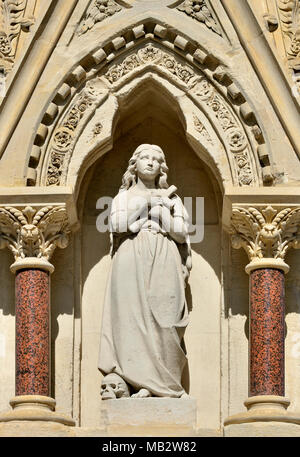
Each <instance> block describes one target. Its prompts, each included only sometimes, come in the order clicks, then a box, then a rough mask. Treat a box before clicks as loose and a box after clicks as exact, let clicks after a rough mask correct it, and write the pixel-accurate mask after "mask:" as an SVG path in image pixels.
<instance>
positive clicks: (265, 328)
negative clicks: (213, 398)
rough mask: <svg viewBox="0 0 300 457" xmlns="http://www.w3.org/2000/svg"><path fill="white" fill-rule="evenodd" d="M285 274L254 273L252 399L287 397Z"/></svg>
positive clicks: (273, 271)
mask: <svg viewBox="0 0 300 457" xmlns="http://www.w3.org/2000/svg"><path fill="white" fill-rule="evenodd" d="M284 313H285V304H284V272H283V271H281V270H279V269H275V268H261V269H257V270H253V271H252V272H251V273H250V379H249V396H256V395H279V396H284Z"/></svg>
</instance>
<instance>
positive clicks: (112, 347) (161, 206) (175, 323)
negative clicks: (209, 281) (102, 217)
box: [98, 144, 191, 399]
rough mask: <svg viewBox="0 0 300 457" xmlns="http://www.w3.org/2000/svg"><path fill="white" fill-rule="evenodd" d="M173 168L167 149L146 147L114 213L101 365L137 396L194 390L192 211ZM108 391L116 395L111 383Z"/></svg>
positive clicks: (172, 394) (131, 170)
mask: <svg viewBox="0 0 300 457" xmlns="http://www.w3.org/2000/svg"><path fill="white" fill-rule="evenodd" d="M167 172H168V167H167V165H166V160H165V155H164V153H163V151H162V149H161V148H160V147H158V146H155V145H150V144H143V145H140V146H139V147H138V148H137V149H136V150H135V152H134V153H133V156H132V157H131V159H130V160H129V166H128V169H127V171H126V172H125V174H124V176H123V182H122V185H121V188H120V190H119V193H118V195H117V196H116V197H115V198H114V200H113V203H112V208H111V214H110V231H111V244H112V246H111V248H112V249H111V255H112V264H111V270H110V273H109V278H108V284H107V289H106V295H105V303H104V310H103V321H102V331H101V342H100V356H99V366H98V367H99V370H100V371H101V373H102V374H103V375H104V376H105V378H104V379H106V380H107V377H108V376H109V377H111V376H112V374H113V375H118V376H119V377H120V378H121V379H122V380H123V381H124V382H126V383H127V384H128V386H130V391H131V397H135V398H144V397H151V396H155V397H175V398H181V397H183V396H186V395H187V392H186V390H187V389H185V388H184V385H183V384H184V382H183V373H184V370H185V369H186V368H187V365H186V364H187V357H186V351H185V346H184V339H183V337H184V332H185V328H186V326H187V324H188V307H187V302H186V297H185V285H186V281H187V279H188V276H189V271H190V269H191V251H190V243H189V236H188V215H187V212H186V210H185V208H184V205H183V203H182V201H181V199H180V197H179V196H178V195H177V194H176V191H177V189H176V187H175V186H170V187H169V186H168V184H167ZM115 384H116V383H115ZM101 395H102V398H103V399H107V398H108V397H109V398H111V397H110V395H109V394H108V393H107V391H106V390H105V389H102V393H101ZM116 398H117V395H116Z"/></svg>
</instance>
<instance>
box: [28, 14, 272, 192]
mask: <svg viewBox="0 0 300 457" xmlns="http://www.w3.org/2000/svg"><path fill="white" fill-rule="evenodd" d="M220 39H221V38H220ZM144 75H148V76H149V75H155V77H157V78H160V81H165V82H164V83H161V84H162V86H164V85H165V87H166V86H167V85H168V84H169V85H170V84H171V85H172V86H173V87H174V88H177V89H178V90H180V91H181V96H180V97H179V98H181V99H182V100H184V99H186V101H185V102H182V103H181V105H182V118H184V117H189V116H190V114H191V116H192V119H193V122H192V123H193V129H194V131H195V132H196V133H194V136H196V137H197V135H198V137H199V133H200V136H201V135H202V137H203V135H204V136H206V142H208V144H210V146H208V147H205V146H203V144H205V140H204V141H203V142H202V141H201V139H199V138H198V140H195V143H196V142H197V141H198V142H199V143H200V144H202V150H206V151H207V154H208V155H209V157H210V159H209V161H210V162H211V163H214V164H215V168H216V173H217V174H218V173H220V180H221V181H224V183H225V185H226V184H227V185H233V186H259V185H263V184H266V183H267V184H269V183H271V182H272V179H273V176H272V170H271V167H270V164H271V159H270V153H269V150H268V147H267V145H266V141H265V139H264V134H263V130H264V128H263V125H262V122H261V121H260V120H258V119H259V114H258V113H256V112H255V107H254V106H253V105H252V103H251V100H247V99H246V97H245V93H244V91H242V90H241V88H240V86H239V82H238V80H237V79H234V78H232V75H231V73H230V72H229V71H228V69H227V68H226V66H225V65H224V62H221V60H220V58H219V57H218V56H217V55H213V54H212V53H211V52H208V51H206V50H205V49H203V47H200V45H198V44H197V43H195V42H194V41H193V40H189V39H188V38H187V37H185V36H182V35H180V34H174V32H173V29H172V28H171V27H169V28H168V27H163V26H162V25H161V24H158V23H155V22H154V21H153V20H152V19H151V20H150V19H148V20H146V21H143V23H139V24H138V25H136V26H135V27H133V28H132V27H130V28H129V29H126V30H124V31H123V33H122V35H119V36H113V37H112V38H111V39H110V40H106V42H105V43H103V44H102V45H101V46H98V47H97V48H96V49H95V48H93V49H92V50H89V52H87V50H86V53H85V54H84V55H83V54H82V53H81V56H80V60H79V61H78V62H77V65H73V68H72V70H71V71H70V72H69V73H67V74H66V75H65V77H64V78H63V80H62V81H61V83H60V85H59V86H58V87H57V88H56V90H55V92H54V93H53V95H52V100H51V101H50V103H49V102H48V104H47V106H45V107H44V110H43V113H42V114H41V115H40V118H41V123H40V125H39V127H38V128H37V132H36V135H35V138H34V141H33V145H32V146H31V150H30V151H29V152H28V157H29V159H28V171H27V185H31V186H32V185H40V186H61V185H66V184H67V183H68V184H70V185H72V186H76V182H74V179H73V178H71V177H70V169H69V164H70V163H71V161H72V159H73V154H74V151H75V149H76V144H77V143H78V141H79V139H80V138H81V137H82V136H84V131H85V128H86V127H87V126H88V124H89V123H93V121H92V119H93V118H94V117H95V119H96V118H97V119H98V121H97V125H95V126H94V127H93V128H94V129H95V131H96V132H98V133H97V134H96V135H95V138H96V139H97V142H98V143H97V142H96V143H95V144H96V145H95V148H98V150H100V149H101V148H100V149H99V145H101V144H104V143H105V144H106V145H107V144H108V142H109V140H108V139H107V138H106V139H104V132H105V129H103V131H101V130H102V127H101V125H102V122H101V120H99V118H98V117H99V116H96V113H99V112H100V111H101V109H102V110H103V109H104V110H105V106H106V104H107V103H108V100H111V99H114V103H115V104H116V106H117V107H118V105H119V101H118V100H119V99H120V97H121V95H120V94H121V93H122V90H123V89H122V88H123V87H125V86H126V85H129V86H130V83H131V84H132V85H133V86H134V85H135V84H136V83H137V82H138V80H139V78H141V77H142V76H144ZM134 81H136V83H135V82H134ZM129 86H128V87H129ZM166 90H167V91H168V89H166ZM169 92H170V94H172V90H169ZM175 92H176V90H175ZM171 96H172V95H171ZM184 103H186V104H188V103H190V104H191V106H190V107H189V108H188V109H186V108H184V107H183V105H184ZM102 106H103V108H102ZM117 110H118V108H117ZM187 113H189V115H188V114H187ZM109 116H110V117H112V118H113V116H114V110H112V111H111V114H110V115H108V117H109ZM200 118H202V120H200ZM106 120H107V117H106ZM184 122H185V123H186V125H187V126H189V125H190V122H189V121H187V119H185V121H184ZM113 128H114V124H113V121H112V120H111V129H113ZM209 132H214V133H211V135H210V134H209ZM111 133H112V130H111V131H110V135H111ZM187 135H188V136H190V137H191V136H193V134H191V132H188V131H187ZM213 135H215V138H216V139H217V142H218V147H217V148H214V147H213V146H212V145H213V143H214V141H213V140H212V138H211V136H213ZM101 137H102V139H101ZM87 149H88V148H87ZM87 149H86V151H87ZM218 150H223V152H222V154H221V155H222V160H221V159H216V156H218V152H215V151H218ZM86 154H87V157H88V155H89V153H88V152H86ZM218 160H219V163H222V164H223V165H222V166H221V169H220V170H219V171H217V169H218V166H217V162H218ZM72 166H74V160H73V165H72ZM222 167H223V170H222ZM228 170H230V171H228ZM72 173H73V177H74V176H75V175H77V174H78V170H77V171H74V169H73V171H72ZM229 176H230V177H229Z"/></svg>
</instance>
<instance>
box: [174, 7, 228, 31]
mask: <svg viewBox="0 0 300 457" xmlns="http://www.w3.org/2000/svg"><path fill="white" fill-rule="evenodd" d="M176 9H177V10H178V11H182V12H183V13H185V14H187V15H188V16H190V17H192V18H194V19H196V20H197V21H199V22H202V23H203V24H205V25H206V27H207V28H209V29H211V30H212V31H213V32H215V33H217V34H218V35H220V36H222V31H221V27H220V26H219V24H218V22H217V20H216V18H215V17H214V14H213V12H212V9H211V6H210V4H209V2H208V1H207V0H184V1H183V2H181V3H180V5H178V6H177V7H176Z"/></svg>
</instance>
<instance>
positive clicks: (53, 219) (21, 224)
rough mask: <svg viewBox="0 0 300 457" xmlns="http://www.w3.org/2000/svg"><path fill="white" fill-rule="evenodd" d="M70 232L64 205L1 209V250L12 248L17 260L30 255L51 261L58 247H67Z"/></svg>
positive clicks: (7, 207) (6, 207)
mask: <svg viewBox="0 0 300 457" xmlns="http://www.w3.org/2000/svg"><path fill="white" fill-rule="evenodd" d="M69 232H70V229H69V223H68V217H67V213H66V209H65V207H64V206H56V207H53V206H45V207H43V208H41V209H33V208H32V207H31V206H26V207H24V208H22V209H19V208H16V207H11V206H5V207H2V208H0V249H3V248H5V247H8V248H9V249H10V250H11V251H12V253H13V255H14V258H15V261H17V260H21V259H25V258H27V257H36V258H39V259H43V260H49V259H50V257H51V256H52V254H53V252H54V250H55V248H56V247H60V248H65V247H67V245H68V234H69Z"/></svg>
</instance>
